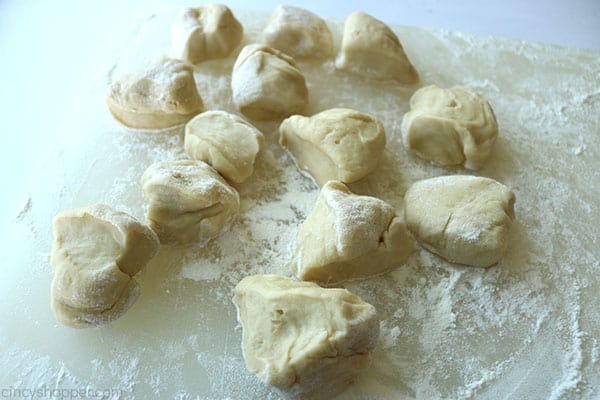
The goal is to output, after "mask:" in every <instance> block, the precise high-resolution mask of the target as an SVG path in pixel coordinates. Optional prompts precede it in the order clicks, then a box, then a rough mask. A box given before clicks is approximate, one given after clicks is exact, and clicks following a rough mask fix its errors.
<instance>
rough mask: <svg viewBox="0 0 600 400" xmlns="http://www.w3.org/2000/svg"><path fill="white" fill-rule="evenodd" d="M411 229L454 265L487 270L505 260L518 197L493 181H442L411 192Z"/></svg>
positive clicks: (417, 185)
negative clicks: (504, 256) (478, 267)
mask: <svg viewBox="0 0 600 400" xmlns="http://www.w3.org/2000/svg"><path fill="white" fill-rule="evenodd" d="M404 202H405V218H406V224H407V226H408V229H409V230H410V231H411V232H412V234H413V235H414V236H415V238H416V239H417V241H419V243H421V245H423V247H425V248H426V249H428V250H430V251H432V252H433V253H435V254H438V255H440V256H441V257H443V258H445V259H446V260H448V261H450V262H454V263H459V264H465V265H472V266H480V267H488V266H490V265H493V264H495V263H497V262H498V261H499V260H500V259H501V258H502V256H503V255H504V253H505V251H506V247H507V243H508V238H509V234H510V227H511V225H512V222H513V220H514V218H515V214H514V203H515V195H514V194H513V192H512V191H510V190H509V189H508V188H507V187H506V186H504V185H502V184H501V183H499V182H496V181H495V180H493V179H488V178H481V177H476V176H467V175H454V176H442V177H437V178H431V179H425V180H422V181H418V182H416V183H414V184H413V185H412V186H411V187H410V188H409V189H408V191H407V192H406V195H405V197H404Z"/></svg>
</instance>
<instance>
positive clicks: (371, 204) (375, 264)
mask: <svg viewBox="0 0 600 400" xmlns="http://www.w3.org/2000/svg"><path fill="white" fill-rule="evenodd" d="M413 250H414V241H413V239H412V237H411V235H410V234H409V233H408V230H407V229H406V225H405V224H404V218H403V217H402V216H398V215H397V214H396V211H395V210H394V208H393V207H392V206H390V205H389V204H388V203H386V202H384V201H383V200H379V199H378V198H375V197H370V196H359V195H356V194H354V193H352V192H350V190H349V189H348V187H347V186H346V185H344V184H343V183H341V182H337V181H330V182H327V184H325V186H323V189H321V193H320V194H319V197H318V199H317V202H316V204H315V206H314V208H313V209H312V211H311V212H310V214H309V215H308V217H307V218H306V220H305V221H304V222H303V223H302V225H300V228H299V229H298V235H297V238H296V249H295V252H294V258H293V260H292V271H293V272H294V274H295V275H296V276H298V278H300V279H302V280H307V281H315V282H318V283H319V284H321V285H327V286H330V285H336V284H339V283H340V282H343V281H346V280H350V279H357V278H364V277H367V276H372V275H377V274H381V273H384V272H387V271H389V270H390V269H392V268H395V267H398V266H400V265H401V264H402V263H403V262H404V261H405V260H406V258H407V257H408V256H409V255H410V254H411V253H412V252H413Z"/></svg>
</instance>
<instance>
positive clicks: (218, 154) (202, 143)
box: [185, 111, 264, 183]
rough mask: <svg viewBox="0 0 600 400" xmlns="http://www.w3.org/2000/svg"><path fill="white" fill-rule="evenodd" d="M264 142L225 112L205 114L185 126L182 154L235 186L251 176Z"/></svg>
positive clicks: (238, 119) (243, 123)
mask: <svg viewBox="0 0 600 400" xmlns="http://www.w3.org/2000/svg"><path fill="white" fill-rule="evenodd" d="M263 139H264V137H263V134H262V133H261V132H260V131H259V130H258V129H256V128H255V127H254V126H253V125H252V124H250V123H249V122H247V121H245V120H244V119H243V118H241V117H238V116H237V115H234V114H230V113H228V112H225V111H207V112H205V113H202V114H200V115H197V116H196V117H194V118H193V119H192V120H191V121H190V122H188V123H187V125H186V126H185V152H186V153H187V154H188V155H189V156H190V157H191V158H193V159H195V160H201V161H204V162H206V163H208V164H210V165H211V166H212V167H213V168H214V169H216V170H217V171H218V172H219V173H220V174H221V175H222V176H223V177H225V178H226V179H227V180H229V181H233V182H238V183H240V182H243V181H245V180H246V179H247V178H248V177H249V176H250V175H252V172H253V171H254V161H255V160H256V156H257V154H258V152H259V151H260V148H261V147H262V143H263Z"/></svg>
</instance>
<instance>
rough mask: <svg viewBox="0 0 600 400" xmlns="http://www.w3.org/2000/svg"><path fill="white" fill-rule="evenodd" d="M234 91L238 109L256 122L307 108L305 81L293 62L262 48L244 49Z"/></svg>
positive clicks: (235, 68)
mask: <svg viewBox="0 0 600 400" xmlns="http://www.w3.org/2000/svg"><path fill="white" fill-rule="evenodd" d="M231 90H232V91H233V102H234V103H235V105H236V106H237V107H238V109H239V110H240V111H241V112H242V114H244V115H245V116H247V117H248V118H251V119H255V120H273V119H279V118H285V117H287V116H289V115H292V114H298V113H302V112H303V111H304V109H305V108H306V106H307V104H308V88H307V87H306V81H305V79H304V75H302V73H301V72H300V70H299V69H298V66H297V65H296V62H295V61H294V59H293V58H292V57H290V56H288V55H287V54H285V53H282V52H281V51H279V50H276V49H274V48H272V47H269V46H266V45H263V44H250V45H248V46H246V47H244V48H243V49H242V51H241V52H240V54H239V56H238V58H237V59H236V61H235V64H234V66H233V72H232V74H231Z"/></svg>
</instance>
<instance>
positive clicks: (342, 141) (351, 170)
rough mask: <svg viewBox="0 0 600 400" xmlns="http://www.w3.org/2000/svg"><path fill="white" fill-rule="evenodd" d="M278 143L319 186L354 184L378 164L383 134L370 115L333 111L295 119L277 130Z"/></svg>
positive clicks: (383, 140) (341, 110) (343, 109)
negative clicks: (338, 181)
mask: <svg viewBox="0 0 600 400" xmlns="http://www.w3.org/2000/svg"><path fill="white" fill-rule="evenodd" d="M279 134H280V136H279V143H280V144H281V145H282V146H284V147H285V148H286V149H287V150H288V151H289V152H290V154H291V155H292V156H293V158H294V161H295V162H296V165H297V166H298V168H299V169H300V170H301V171H306V172H308V174H310V176H311V177H312V178H313V179H314V180H315V182H316V183H317V184H318V185H319V186H323V185H324V184H325V183H326V182H327V181H330V180H340V181H342V182H345V183H352V182H355V181H357V180H359V179H361V178H363V177H365V176H367V175H368V174H369V173H371V172H372V171H373V170H374V169H375V168H376V167H377V165H378V164H379V160H380V159H381V155H382V153H383V149H384V147H385V140H386V139H385V130H384V129H383V125H382V124H381V122H379V120H377V119H376V118H373V117H372V116H370V115H367V114H364V113H361V112H358V111H354V110H350V109H346V108H333V109H331V110H326V111H322V112H320V113H318V114H315V115H313V116H312V117H303V116H301V115H294V116H291V117H289V118H288V119H286V120H284V121H283V122H282V123H281V126H280V127H279Z"/></svg>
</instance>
